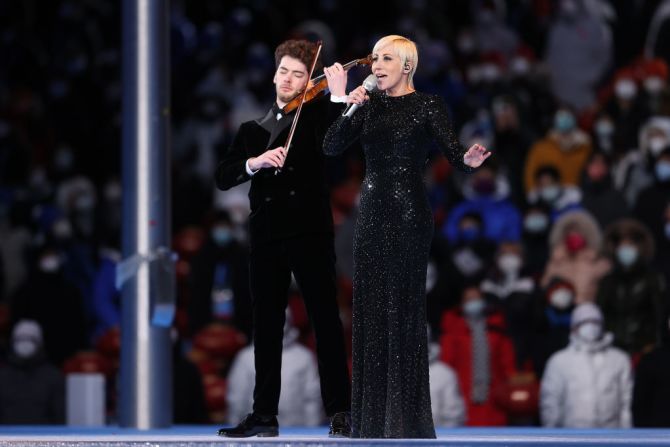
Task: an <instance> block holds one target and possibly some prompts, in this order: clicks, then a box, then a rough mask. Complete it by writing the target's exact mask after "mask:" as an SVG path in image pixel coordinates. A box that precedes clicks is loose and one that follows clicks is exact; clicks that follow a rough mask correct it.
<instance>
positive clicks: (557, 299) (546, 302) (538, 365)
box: [530, 278, 575, 377]
mask: <svg viewBox="0 0 670 447" xmlns="http://www.w3.org/2000/svg"><path fill="white" fill-rule="evenodd" d="M574 308H575V288H574V287H573V286H572V284H571V283H570V282H569V281H566V280H563V279H559V278H557V279H554V280H552V281H551V282H550V283H549V285H548V286H547V287H546V289H544V290H542V291H539V293H538V299H537V302H536V305H535V306H534V309H533V320H532V336H531V341H530V345H531V351H532V357H533V367H534V369H535V374H536V376H537V377H542V374H543V372H544V368H545V365H546V364H547V360H549V357H551V356H552V355H553V354H554V353H555V352H557V351H559V350H561V349H563V348H565V347H566V346H567V345H568V342H569V341H570V319H571V316H572V311H573V309H574Z"/></svg>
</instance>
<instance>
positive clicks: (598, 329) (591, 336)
mask: <svg viewBox="0 0 670 447" xmlns="http://www.w3.org/2000/svg"><path fill="white" fill-rule="evenodd" d="M602 332H603V328H602V325H601V324H599V323H595V322H587V323H582V324H580V325H579V327H578V328H577V336H578V337H579V338H581V339H582V340H583V341H585V342H587V343H593V342H594V341H596V340H598V339H599V338H600V336H601V335H602Z"/></svg>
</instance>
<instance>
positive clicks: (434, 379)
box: [429, 360, 465, 427]
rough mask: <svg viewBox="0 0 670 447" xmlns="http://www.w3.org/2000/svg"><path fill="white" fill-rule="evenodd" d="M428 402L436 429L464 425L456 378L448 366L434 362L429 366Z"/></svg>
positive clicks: (463, 413)
mask: <svg viewBox="0 0 670 447" xmlns="http://www.w3.org/2000/svg"><path fill="white" fill-rule="evenodd" d="M429 374H430V402H431V407H432V410H433V422H434V424H435V426H436V427H458V426H461V425H463V424H464V423H465V404H464V403H463V398H462V397H461V390H460V386H459V385H458V377H457V376H456V373H455V372H454V370H453V369H451V368H450V367H449V365H447V364H445V363H444V362H441V361H439V360H435V361H433V362H432V363H431V364H430V367H429Z"/></svg>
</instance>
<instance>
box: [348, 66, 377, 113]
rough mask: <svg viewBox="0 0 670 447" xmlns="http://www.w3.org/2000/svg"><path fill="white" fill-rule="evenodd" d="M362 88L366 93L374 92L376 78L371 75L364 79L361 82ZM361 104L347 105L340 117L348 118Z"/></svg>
mask: <svg viewBox="0 0 670 447" xmlns="http://www.w3.org/2000/svg"><path fill="white" fill-rule="evenodd" d="M363 88H364V89H365V90H367V91H368V92H371V91H374V90H376V89H377V76H375V75H373V74H371V75H370V76H368V77H367V78H365V81H363ZM362 105H363V104H349V105H348V106H347V108H346V109H344V112H342V116H346V117H347V118H348V117H350V116H351V115H353V114H354V112H355V111H356V110H357V109H358V108H359V107H360V106H362Z"/></svg>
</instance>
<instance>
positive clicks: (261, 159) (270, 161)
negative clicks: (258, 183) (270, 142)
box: [249, 146, 286, 171]
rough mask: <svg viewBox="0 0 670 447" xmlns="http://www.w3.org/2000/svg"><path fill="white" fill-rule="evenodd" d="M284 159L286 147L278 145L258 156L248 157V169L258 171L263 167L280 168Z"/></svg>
mask: <svg viewBox="0 0 670 447" xmlns="http://www.w3.org/2000/svg"><path fill="white" fill-rule="evenodd" d="M285 160H286V149H284V148H283V147H281V146H280V147H278V148H275V149H270V150H268V151H266V152H264V153H263V154H262V155H259V156H258V157H254V158H250V159H249V169H251V170H252V171H258V170H259V169H263V168H281V167H282V166H284V161H285Z"/></svg>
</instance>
